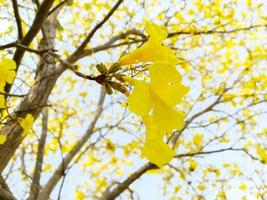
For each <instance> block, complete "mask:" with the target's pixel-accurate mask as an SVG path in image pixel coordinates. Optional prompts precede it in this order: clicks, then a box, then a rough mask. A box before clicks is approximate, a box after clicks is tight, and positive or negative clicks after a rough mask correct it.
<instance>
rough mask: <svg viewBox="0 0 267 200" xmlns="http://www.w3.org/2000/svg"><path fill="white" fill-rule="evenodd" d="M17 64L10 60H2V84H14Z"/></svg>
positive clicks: (0, 70)
mask: <svg viewBox="0 0 267 200" xmlns="http://www.w3.org/2000/svg"><path fill="white" fill-rule="evenodd" d="M15 69H16V63H15V61H14V60H11V59H8V58H5V57H4V58H2V61H1V62H0V74H1V76H0V84H1V85H2V84H5V82H7V83H9V84H12V82H13V80H14V78H15V76H16V72H15Z"/></svg>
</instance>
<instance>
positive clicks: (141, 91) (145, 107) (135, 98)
mask: <svg viewBox="0 0 267 200" xmlns="http://www.w3.org/2000/svg"><path fill="white" fill-rule="evenodd" d="M128 102H129V108H130V111H131V112H133V113H135V114H137V115H140V116H144V115H147V114H148V113H149V112H150V110H151V108H152V106H153V102H152V98H151V95H150V92H149V85H148V84H147V83H145V82H144V81H135V83H134V90H133V93H132V94H131V95H130V96H129V98H128Z"/></svg>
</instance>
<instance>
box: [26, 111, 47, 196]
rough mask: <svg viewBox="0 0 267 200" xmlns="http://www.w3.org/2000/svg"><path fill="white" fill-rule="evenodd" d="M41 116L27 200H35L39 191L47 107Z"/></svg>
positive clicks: (45, 134)
mask: <svg viewBox="0 0 267 200" xmlns="http://www.w3.org/2000/svg"><path fill="white" fill-rule="evenodd" d="M42 114H43V118H42V122H43V124H42V133H41V138H40V141H39V144H38V152H37V158H36V163H35V169H34V173H33V178H32V184H31V189H30V196H29V200H35V199H36V198H37V196H38V193H39V190H40V178H41V173H42V165H43V158H44V148H45V143H46V136H47V127H48V125H47V122H48V108H47V107H45V108H43V111H42Z"/></svg>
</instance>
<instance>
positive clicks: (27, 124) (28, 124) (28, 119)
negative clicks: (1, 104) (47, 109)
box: [19, 114, 34, 136]
mask: <svg viewBox="0 0 267 200" xmlns="http://www.w3.org/2000/svg"><path fill="white" fill-rule="evenodd" d="M33 122H34V118H33V116H32V115H30V114H27V115H26V116H25V118H24V119H19V124H20V126H21V128H22V129H23V132H22V135H23V136H24V135H26V134H27V133H28V132H29V131H30V129H31V128H32V125H33Z"/></svg>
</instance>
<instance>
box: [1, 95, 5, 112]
mask: <svg viewBox="0 0 267 200" xmlns="http://www.w3.org/2000/svg"><path fill="white" fill-rule="evenodd" d="M1 108H5V97H4V95H1V94H0V109H1Z"/></svg>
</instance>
